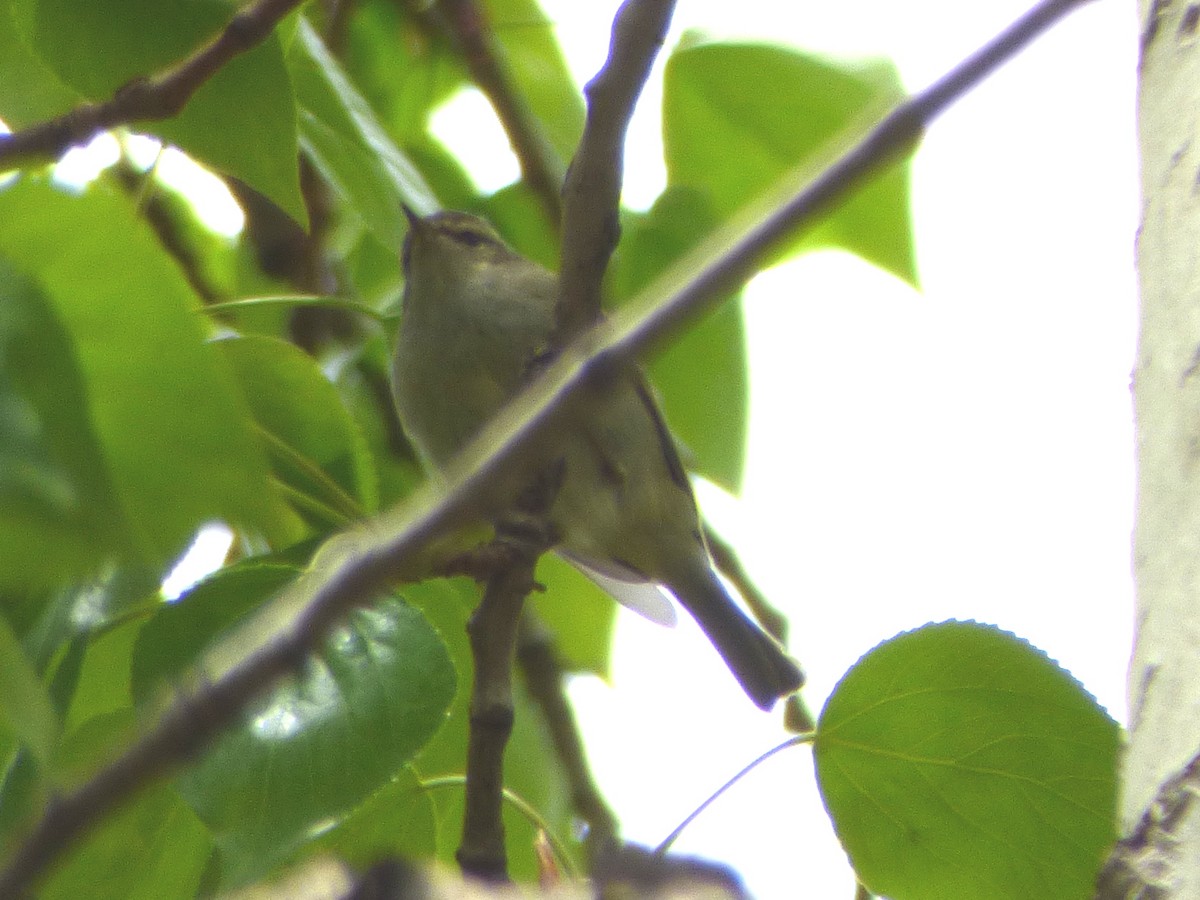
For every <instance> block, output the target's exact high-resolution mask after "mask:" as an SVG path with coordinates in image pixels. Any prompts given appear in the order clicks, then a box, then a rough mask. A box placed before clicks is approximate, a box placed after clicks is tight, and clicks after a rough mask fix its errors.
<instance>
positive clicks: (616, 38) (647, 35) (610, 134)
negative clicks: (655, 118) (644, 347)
mask: <svg viewBox="0 0 1200 900" xmlns="http://www.w3.org/2000/svg"><path fill="white" fill-rule="evenodd" d="M674 10H675V3H674V0H627V2H626V3H624V4H623V5H622V6H621V8H620V10H618V11H617V16H616V18H615V19H614V20H613V29H612V43H611V44H610V47H609V52H608V59H607V60H606V61H605V63H604V66H603V67H602V68H601V69H600V71H599V73H598V74H597V75H596V77H595V78H593V79H592V80H591V81H590V82H588V85H587V87H586V88H584V93H586V94H587V99H588V105H587V107H588V108H587V122H586V124H585V125H584V129H583V137H581V138H580V140H579V150H578V151H577V152H576V154H575V158H574V159H573V160H572V161H571V169H570V171H569V172H568V173H567V182H566V184H565V185H563V220H562V235H563V241H562V256H561V262H560V265H559V270H558V305H557V306H556V307H555V311H554V317H555V336H554V339H553V340H552V341H551V344H552V346H555V347H561V346H564V345H565V344H567V343H568V342H569V341H570V340H572V339H574V338H575V337H577V336H578V335H579V334H580V333H581V332H583V331H584V330H585V329H586V328H588V327H589V326H590V325H592V324H593V323H595V322H596V321H598V320H599V319H600V310H601V302H600V301H601V295H600V283H601V281H602V280H603V278H604V271H605V269H606V268H607V267H608V260H609V258H610V257H611V256H612V253H613V250H615V249H616V246H617V240H618V239H619V238H620V234H621V226H620V222H619V220H618V209H619V206H620V202H621V179H622V175H623V172H624V157H625V133H626V131H627V129H628V128H629V120H630V119H631V118H632V117H633V108H634V105H635V104H636V103H637V98H638V96H639V95H640V94H641V92H642V86H643V85H645V83H646V79H647V78H649V77H650V67H651V66H652V65H653V64H654V58H655V56H657V55H658V51H659V50H660V49H661V48H662V45H663V41H665V40H666V36H667V28H668V27H669V26H670V24H671V14H672V12H674Z"/></svg>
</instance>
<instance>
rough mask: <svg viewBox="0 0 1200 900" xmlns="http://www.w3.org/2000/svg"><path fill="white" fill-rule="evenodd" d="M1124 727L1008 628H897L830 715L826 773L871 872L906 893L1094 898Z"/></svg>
mask: <svg viewBox="0 0 1200 900" xmlns="http://www.w3.org/2000/svg"><path fill="white" fill-rule="evenodd" d="M1119 746H1120V733H1119V729H1118V727H1117V725H1116V723H1114V722H1113V721H1112V720H1111V719H1110V718H1109V717H1108V716H1107V715H1105V713H1104V711H1103V710H1101V709H1100V708H1099V707H1098V706H1097V705H1096V702H1095V701H1094V700H1093V699H1092V698H1091V697H1090V696H1088V694H1087V693H1086V692H1085V691H1084V690H1083V688H1081V687H1080V686H1079V684H1078V683H1077V682H1075V681H1074V680H1073V679H1072V678H1071V676H1070V675H1068V674H1067V673H1066V672H1064V671H1063V670H1062V669H1060V668H1058V667H1057V666H1056V665H1055V664H1054V663H1053V662H1052V661H1051V660H1049V659H1047V658H1046V656H1045V655H1043V654H1042V653H1041V652H1039V651H1037V650H1035V649H1034V648H1033V647H1031V646H1029V645H1028V644H1027V643H1025V642H1024V641H1021V640H1019V639H1018V638H1015V637H1013V636H1012V635H1010V634H1007V633H1005V632H1002V631H999V630H997V629H995V628H989V627H986V626H983V625H978V624H976V623H971V622H945V623H942V624H940V625H930V626H926V627H925V628H922V629H919V630H917V631H912V632H908V633H906V634H902V635H900V636H899V637H896V638H893V639H892V640H890V641H887V642H885V643H883V644H881V645H879V646H878V647H876V648H875V649H874V650H872V651H871V652H870V653H868V654H867V655H866V656H864V657H863V658H862V659H861V660H859V662H858V663H857V664H856V665H855V666H854V668H852V669H851V670H850V671H849V672H848V673H847V674H846V676H845V677H844V678H843V679H842V681H841V683H840V684H839V685H838V686H837V688H836V689H835V690H834V693H833V695H832V696H831V697H830V698H829V702H828V703H827V704H826V706H825V709H824V711H823V712H822V713H821V718H820V722H819V725H818V733H817V740H816V744H815V746H814V758H815V761H816V769H817V778H818V781H819V784H820V789H821V794H822V796H823V797H824V799H825V805H826V807H827V808H828V809H829V813H830V815H831V817H832V818H833V822H834V827H835V828H836V829H837V833H838V836H839V837H840V838H841V841H842V844H843V846H845V848H846V852H847V853H848V854H849V855H850V859H851V862H852V864H853V865H854V868H855V871H856V872H857V873H858V876H859V878H860V879H861V880H862V881H863V883H864V884H866V885H867V886H868V887H869V888H870V889H871V890H872V891H874V892H875V893H878V894H881V895H886V896H888V897H893V898H896V900H906V898H922V900H926V898H942V897H945V898H956V900H973V898H980V900H982V898H989V900H1002V898H1008V897H1011V898H1014V900H1016V898H1028V897H1056V898H1063V900H1067V898H1072V897H1078V898H1084V897H1090V896H1092V891H1093V884H1094V880H1095V877H1096V873H1097V872H1098V871H1099V867H1100V865H1101V863H1102V861H1103V860H1104V858H1105V856H1106V855H1107V853H1108V851H1109V849H1110V847H1111V845H1112V843H1113V841H1114V840H1115V838H1116V796H1117V754H1118V750H1119Z"/></svg>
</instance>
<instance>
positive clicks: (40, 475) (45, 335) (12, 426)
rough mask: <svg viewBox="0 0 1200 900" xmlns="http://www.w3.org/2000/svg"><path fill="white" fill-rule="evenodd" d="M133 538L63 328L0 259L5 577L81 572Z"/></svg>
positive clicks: (53, 578)
mask: <svg viewBox="0 0 1200 900" xmlns="http://www.w3.org/2000/svg"><path fill="white" fill-rule="evenodd" d="M0 227H2V226H0ZM131 545H132V537H131V535H130V533H129V527H128V524H127V523H126V521H125V519H124V516H123V514H122V512H121V509H120V507H119V505H118V504H117V500H116V497H115V495H114V493H113V487H112V483H111V481H110V479H109V477H108V471H107V467H106V464H105V461H104V459H103V456H102V454H101V451H100V446H99V443H98V442H97V440H96V435H95V433H94V431H93V429H92V424H91V422H90V421H89V412H88V404H87V397H86V396H85V391H84V383H83V378H82V376H81V374H80V372H79V368H78V365H77V363H76V359H75V353H74V350H73V348H72V346H71V343H70V339H69V337H68V335H67V333H66V330H65V329H64V328H63V325H62V323H61V322H60V321H59V319H58V317H57V315H56V312H55V310H54V308H53V306H52V305H51V303H50V301H49V299H48V298H47V297H46V296H45V294H44V293H43V292H42V291H41V290H40V289H39V288H38V285H37V284H36V283H35V282H33V281H32V280H30V279H28V278H25V277H24V276H22V275H21V274H20V273H19V272H17V271H15V270H14V269H12V267H11V266H10V265H8V263H7V262H5V261H4V260H0V547H3V548H4V549H3V551H2V552H0V560H2V561H3V564H2V565H0V584H4V585H6V586H8V587H9V588H10V589H15V588H20V587H35V588H41V587H49V586H50V585H54V584H58V583H60V582H62V581H66V580H69V579H72V578H82V577H85V576H87V575H88V574H90V573H92V572H95V571H97V570H98V569H99V568H100V566H101V564H102V563H103V562H104V560H105V559H106V558H109V557H111V556H112V555H113V554H115V553H117V552H118V551H120V550H122V549H127V548H129V547H130V546H131ZM47 547H53V548H54V552H53V553H47V552H46V548H47Z"/></svg>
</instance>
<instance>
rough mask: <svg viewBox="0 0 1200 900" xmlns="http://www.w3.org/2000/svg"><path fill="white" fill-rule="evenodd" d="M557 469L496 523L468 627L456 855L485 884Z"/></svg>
mask: <svg viewBox="0 0 1200 900" xmlns="http://www.w3.org/2000/svg"><path fill="white" fill-rule="evenodd" d="M561 485H562V468H561V467H558V468H556V469H550V470H548V471H546V472H541V473H538V475H537V477H536V479H535V480H534V482H533V483H532V484H531V485H530V486H529V488H528V489H527V490H526V491H525V492H524V493H523V494H522V495H521V497H520V498H519V499H518V501H517V504H516V509H515V510H514V511H513V513H511V514H510V515H509V516H507V517H506V518H505V519H504V520H503V521H501V522H500V523H498V524H497V525H496V539H495V541H493V543H494V544H497V545H500V546H502V547H504V548H505V549H506V550H507V551H508V558H507V559H506V560H502V564H501V565H500V567H499V568H498V569H496V571H495V572H493V573H492V574H491V576H490V577H489V578H488V583H487V589H486V590H485V591H484V594H483V599H482V600H481V601H480V603H479V606H478V607H477V608H476V609H475V612H474V614H473V615H472V616H471V621H470V622H469V623H468V624H467V633H468V634H469V635H470V638H471V658H472V660H473V662H474V664H475V672H474V679H473V681H472V685H471V715H470V730H469V733H468V735H467V792H466V807H465V811H464V815H463V832H462V841H461V843H460V844H459V846H458V852H457V854H455V856H456V858H457V859H458V864H459V866H460V867H461V868H462V870H463V874H464V875H472V876H475V877H476V878H484V879H487V880H488V881H505V880H507V878H508V859H507V854H506V853H505V848H504V822H503V819H502V818H501V812H502V811H503V804H504V748H505V747H506V746H507V745H508V738H509V736H510V735H511V734H512V726H513V683H512V673H513V659H514V657H515V655H516V650H517V632H518V630H519V629H520V622H521V610H522V608H523V607H524V604H525V597H526V596H527V595H528V594H529V593H530V592H531V591H533V590H534V589H536V588H538V587H540V585H538V583H537V582H536V581H534V579H533V571H534V568H535V567H536V566H537V561H538V557H539V556H541V555H542V554H543V553H544V552H546V551H547V550H548V549H550V547H552V546H553V545H554V542H555V535H554V534H553V531H552V529H551V528H550V527H549V526H548V525H547V524H546V513H547V512H549V510H550V507H551V505H552V504H553V502H554V498H555V497H556V496H557V495H558V489H559V487H560V486H561Z"/></svg>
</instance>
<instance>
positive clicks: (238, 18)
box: [0, 0, 301, 171]
mask: <svg viewBox="0 0 1200 900" xmlns="http://www.w3.org/2000/svg"><path fill="white" fill-rule="evenodd" d="M300 3H301V0H258V2H257V3H254V4H252V5H251V6H248V7H246V8H245V9H244V10H242V11H241V12H239V13H238V14H237V15H235V16H234V17H233V18H232V19H231V20H230V22H229V24H228V25H226V26H225V29H224V30H223V31H222V32H221V33H220V34H218V35H217V36H216V37H215V38H214V39H213V40H212V41H210V42H209V43H208V44H206V45H205V46H203V47H201V48H200V49H199V50H197V51H196V52H195V53H193V54H192V55H191V56H189V57H188V58H187V59H185V60H183V61H182V62H180V63H178V64H177V65H175V66H174V67H172V68H170V69H168V70H167V71H165V72H163V73H162V74H160V75H157V76H153V77H143V78H135V79H134V80H133V81H130V82H129V83H128V84H125V85H123V86H122V87H120V88H118V89H117V92H116V93H115V94H113V96H112V98H111V99H109V100H106V101H105V102H104V103H84V104H81V105H79V106H77V107H75V109H73V110H71V111H70V112H68V113H65V114H63V115H61V116H59V117H58V118H55V119H50V120H49V121H46V122H41V123H39V124H37V125H31V126H30V127H28V128H23V129H21V130H20V131H14V132H13V133H11V134H0V171H2V170H4V169H6V168H11V167H13V166H14V165H16V164H18V163H20V162H22V161H24V160H29V159H37V158H43V157H47V158H51V159H56V158H58V157H59V156H61V155H62V154H63V153H65V152H66V151H67V150H68V149H70V148H71V147H73V146H75V145H76V144H82V143H85V142H87V141H88V140H90V139H91V138H92V137H94V136H95V135H96V134H98V133H99V132H101V131H106V130H108V129H110V128H113V127H115V126H117V125H128V124H131V123H133V122H149V121H154V120H157V119H169V118H171V116H174V115H177V114H178V113H179V111H180V110H181V109H183V108H184V106H186V105H187V102H188V100H190V99H191V98H192V95H193V94H194V93H196V91H197V90H198V89H199V87H200V86H201V85H202V84H204V82H206V81H208V79H210V78H212V76H213V75H215V74H216V73H217V71H218V70H219V69H220V68H221V67H222V66H223V65H225V64H226V63H227V62H229V61H230V60H231V59H233V58H234V57H235V56H238V55H239V54H241V53H245V52H246V51H248V50H252V49H253V48H254V47H256V46H258V45H259V44H261V43H262V42H263V41H264V40H266V39H267V36H268V35H270V33H271V31H272V30H273V29H274V28H275V25H276V24H277V23H278V22H279V20H280V19H282V18H283V17H284V16H286V15H287V14H288V13H289V12H290V11H291V10H292V9H294V8H295V7H297V6H299V5H300Z"/></svg>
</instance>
